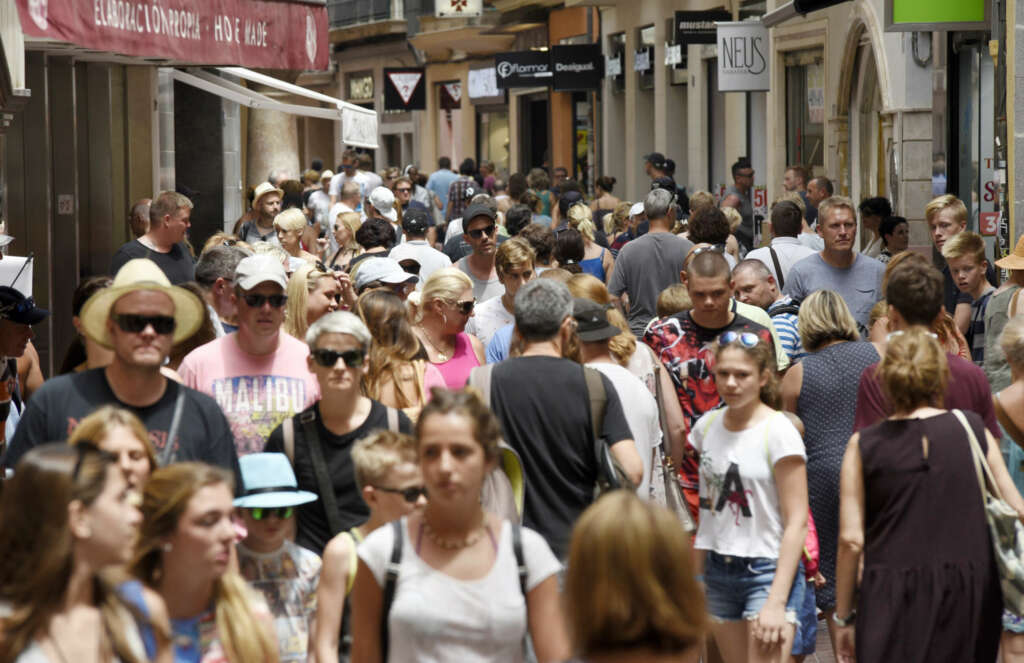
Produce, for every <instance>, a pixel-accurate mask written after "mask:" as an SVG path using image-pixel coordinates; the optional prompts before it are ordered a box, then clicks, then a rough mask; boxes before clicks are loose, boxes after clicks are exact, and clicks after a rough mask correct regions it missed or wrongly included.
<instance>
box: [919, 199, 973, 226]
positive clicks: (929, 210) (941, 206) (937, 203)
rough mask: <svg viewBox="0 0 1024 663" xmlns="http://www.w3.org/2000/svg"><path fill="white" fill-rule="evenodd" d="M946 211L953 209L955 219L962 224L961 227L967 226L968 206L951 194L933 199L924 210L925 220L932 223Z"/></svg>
mask: <svg viewBox="0 0 1024 663" xmlns="http://www.w3.org/2000/svg"><path fill="white" fill-rule="evenodd" d="M946 209H952V210H953V212H954V217H955V218H956V220H957V221H959V222H960V225H961V226H966V225H967V206H966V205H964V201H962V200H960V199H959V198H957V197H956V196H954V195H953V194H951V193H947V194H946V195H944V196H939V197H938V198H932V200H931V202H929V203H928V204H927V205H926V206H925V208H924V218H925V220H926V221H927V222H928V223H931V222H932V219H933V218H934V217H935V216H937V215H938V214H939V212H942V211H943V210H946Z"/></svg>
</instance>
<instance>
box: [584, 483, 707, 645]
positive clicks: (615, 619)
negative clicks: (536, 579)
mask: <svg viewBox="0 0 1024 663" xmlns="http://www.w3.org/2000/svg"><path fill="white" fill-rule="evenodd" d="M692 560H693V550H692V548H691V545H690V537H689V535H688V534H687V533H686V530H684V529H683V528H682V527H680V526H679V520H678V519H677V518H676V517H675V516H673V515H672V514H671V513H670V512H669V511H668V510H666V509H665V508H663V507H660V506H657V505H654V504H651V503H648V502H644V501H643V500H641V499H640V498H639V497H637V496H636V495H635V494H633V493H631V492H628V491H624V490H617V491H614V492H611V493H609V494H607V495H605V496H603V497H601V498H600V499H599V500H597V501H596V502H595V503H594V504H592V505H591V506H590V507H589V508H588V509H587V510H586V511H584V512H583V515H582V516H580V518H579V520H578V521H576V526H575V527H574V528H573V533H572V542H571V543H570V546H569V560H568V564H567V568H568V571H567V573H566V577H565V593H564V599H565V604H566V607H567V609H566V611H565V615H566V618H567V619H568V626H569V634H570V638H571V640H572V648H573V650H574V651H575V652H577V653H578V654H579V655H580V656H581V657H582V658H587V657H590V656H593V655H595V654H598V653H601V654H605V653H608V652H625V651H630V650H635V649H650V650H653V651H655V652H657V653H666V654H668V653H673V654H678V653H682V652H688V651H692V650H695V649H696V648H697V647H699V646H700V642H701V639H702V638H703V636H704V632H705V630H706V628H707V617H706V615H705V611H704V593H703V592H702V591H701V589H700V586H699V585H698V584H697V580H696V575H695V572H694V568H693V561H692Z"/></svg>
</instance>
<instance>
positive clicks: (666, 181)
mask: <svg viewBox="0 0 1024 663" xmlns="http://www.w3.org/2000/svg"><path fill="white" fill-rule="evenodd" d="M655 189H664V190H665V191H668V192H669V193H671V194H672V195H673V196H674V195H676V181H675V180H674V179H672V178H671V177H656V178H654V179H653V180H651V191H654V190H655Z"/></svg>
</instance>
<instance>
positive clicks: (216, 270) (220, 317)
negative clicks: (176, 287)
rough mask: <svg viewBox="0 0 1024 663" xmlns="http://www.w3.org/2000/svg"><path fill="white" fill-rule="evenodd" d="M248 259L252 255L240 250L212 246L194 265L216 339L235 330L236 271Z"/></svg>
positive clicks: (236, 327) (233, 247)
mask: <svg viewBox="0 0 1024 663" xmlns="http://www.w3.org/2000/svg"><path fill="white" fill-rule="evenodd" d="M249 255H252V254H251V253H250V252H249V251H247V250H245V249H243V248H242V247H240V246H224V245H220V246H211V247H210V248H209V249H207V250H206V251H203V254H202V255H201V256H199V262H197V263H196V283H198V284H199V287H200V289H201V290H202V291H203V296H204V298H205V299H206V306H207V308H208V309H209V311H210V318H212V321H213V327H214V331H215V332H216V334H217V337H218V338H220V337H221V336H224V335H225V334H230V333H231V332H233V331H236V330H237V329H238V326H237V325H236V322H237V320H236V315H237V309H236V307H235V300H234V290H235V287H234V283H235V269H236V268H237V267H238V263H240V262H241V261H242V259H243V258H245V257H246V256H249Z"/></svg>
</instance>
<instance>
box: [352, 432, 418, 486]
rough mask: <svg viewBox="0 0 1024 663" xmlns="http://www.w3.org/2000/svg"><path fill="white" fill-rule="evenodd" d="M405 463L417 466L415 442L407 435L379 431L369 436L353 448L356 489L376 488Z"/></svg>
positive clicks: (360, 440)
mask: <svg viewBox="0 0 1024 663" xmlns="http://www.w3.org/2000/svg"><path fill="white" fill-rule="evenodd" d="M403 463H411V464H413V465H415V464H416V440H415V439H414V438H413V437H412V436H411V435H406V434H405V433H393V432H391V431H388V430H380V431H376V432H374V433H370V434H369V435H367V436H366V437H364V438H361V439H359V440H358V441H357V442H356V443H355V444H354V445H352V465H353V466H354V467H355V477H356V486H358V487H359V490H360V491H362V489H363V488H365V487H366V486H376V485H377V484H378V483H382V482H384V481H386V480H387V477H388V474H389V473H391V471H392V470H394V469H395V468H396V467H398V466H399V465H401V464H403Z"/></svg>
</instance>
